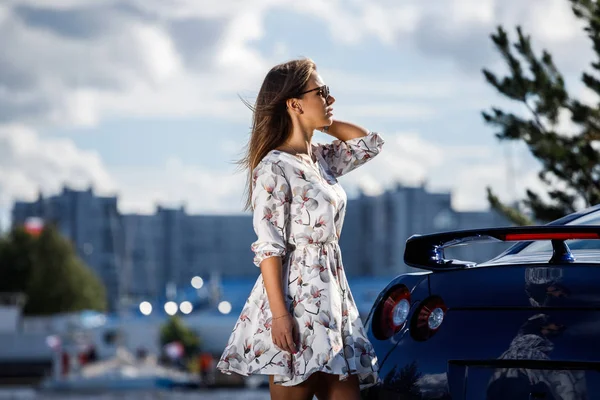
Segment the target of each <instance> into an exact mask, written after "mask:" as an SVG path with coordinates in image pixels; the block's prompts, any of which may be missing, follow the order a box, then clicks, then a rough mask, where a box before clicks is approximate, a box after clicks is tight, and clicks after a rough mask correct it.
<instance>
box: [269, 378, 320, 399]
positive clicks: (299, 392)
mask: <svg viewBox="0 0 600 400" xmlns="http://www.w3.org/2000/svg"><path fill="white" fill-rule="evenodd" d="M318 375H319V374H318V373H316V374H312V375H311V376H310V377H309V378H308V379H307V380H305V381H304V382H302V383H299V384H298V385H295V386H282V385H275V384H274V383H273V375H271V376H269V392H270V393H271V400H312V399H313V396H314V394H315V392H316V391H317V387H318V383H319V376H318Z"/></svg>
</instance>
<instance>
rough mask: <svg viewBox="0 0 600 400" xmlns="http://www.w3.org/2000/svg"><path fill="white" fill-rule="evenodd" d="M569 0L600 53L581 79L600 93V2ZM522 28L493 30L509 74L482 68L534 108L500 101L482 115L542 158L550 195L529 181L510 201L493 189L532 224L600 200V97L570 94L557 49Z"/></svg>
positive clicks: (511, 211)
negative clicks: (565, 122) (565, 125)
mask: <svg viewBox="0 0 600 400" xmlns="http://www.w3.org/2000/svg"><path fill="white" fill-rule="evenodd" d="M568 1H570V3H571V8H572V10H573V12H574V14H575V16H576V17H577V18H579V19H581V20H582V21H583V22H584V25H585V28H584V31H585V32H586V33H587V36H588V38H589V39H590V40H591V42H592V44H593V50H594V52H595V57H596V61H595V62H593V63H592V64H591V68H592V73H587V72H584V73H583V74H582V82H583V83H584V85H585V86H586V87H587V88H588V89H590V90H591V91H592V92H594V93H596V94H598V95H600V80H599V79H598V78H597V77H596V76H595V75H594V74H596V75H597V74H598V72H599V71H600V5H599V4H598V2H597V1H595V0H568ZM516 33H517V39H516V41H515V42H514V43H511V42H510V40H509V38H508V35H507V33H506V31H505V30H504V28H503V27H502V26H500V27H498V29H497V31H496V33H494V34H492V35H491V38H492V41H493V42H494V44H495V46H496V48H497V50H498V51H499V52H500V54H501V55H502V57H503V59H504V61H505V62H506V65H507V66H508V69H509V74H508V75H507V76H505V77H503V78H498V77H497V76H496V75H494V74H493V73H492V72H490V71H489V70H486V69H484V70H483V74H484V76H485V79H486V80H487V82H488V83H490V84H491V85H492V86H494V87H495V88H496V89H497V90H498V92H500V93H501V94H502V95H504V96H506V97H507V98H509V99H511V100H514V101H516V102H518V103H520V104H521V105H523V106H524V109H525V110H527V113H526V115H517V114H515V113H510V112H505V111H503V110H501V109H499V108H495V107H493V108H491V110H490V111H487V112H485V111H484V112H483V113H482V115H483V118H484V120H485V122H486V123H488V124H489V125H491V126H493V127H495V128H498V131H497V133H496V137H497V138H498V139H500V140H501V141H502V140H519V141H523V142H525V144H526V145H527V146H528V148H529V150H530V152H531V154H532V155H533V156H534V157H535V158H536V159H537V160H539V161H540V163H541V166H542V170H541V171H540V173H539V178H540V179H541V181H542V182H543V183H544V184H545V186H546V188H547V193H546V195H545V196H544V195H543V194H540V193H536V192H534V191H533V190H530V189H527V191H526V198H525V199H522V200H521V201H519V202H518V203H517V205H516V207H511V206H507V205H505V204H503V203H502V202H500V200H499V199H498V197H497V195H496V194H495V193H494V192H493V191H492V190H491V189H490V188H489V187H488V189H487V191H488V200H489V202H490V204H491V206H492V207H493V208H495V209H497V210H499V211H501V212H502V213H504V214H505V215H506V216H507V217H508V218H510V219H511V220H512V221H513V222H514V223H516V224H518V225H528V224H532V223H534V221H536V222H548V221H551V220H554V219H557V218H560V217H562V216H564V215H567V214H569V213H572V212H575V211H577V210H580V209H583V208H586V207H589V206H592V205H595V204H598V203H600V151H599V150H598V149H595V148H594V144H593V142H594V141H598V140H600V104H596V105H595V106H593V107H592V106H588V105H586V104H584V103H583V102H581V101H580V100H578V99H576V98H574V97H573V96H571V95H570V94H569V93H568V91H567V88H566V86H565V81H564V78H563V76H562V75H561V73H560V72H559V71H558V69H557V68H556V65H555V64H554V61H553V60H552V56H551V55H550V54H549V53H548V52H547V51H545V50H544V51H542V54H541V55H539V56H538V55H536V54H535V52H534V50H533V48H532V45H531V38H530V37H529V36H527V35H525V34H524V33H523V31H522V29H521V27H517V29H516ZM561 115H568V116H569V117H570V119H571V121H572V122H573V126H574V128H573V130H571V131H563V130H561V129H560V128H559V117H560V116H561ZM526 214H527V215H526Z"/></svg>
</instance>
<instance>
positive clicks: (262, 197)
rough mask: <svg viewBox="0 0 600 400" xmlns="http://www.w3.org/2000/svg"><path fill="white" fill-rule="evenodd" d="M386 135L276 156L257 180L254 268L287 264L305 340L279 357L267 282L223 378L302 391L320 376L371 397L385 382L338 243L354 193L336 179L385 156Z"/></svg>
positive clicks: (226, 360) (235, 337)
mask: <svg viewBox="0 0 600 400" xmlns="http://www.w3.org/2000/svg"><path fill="white" fill-rule="evenodd" d="M383 143H384V141H383V139H382V138H381V136H380V135H379V134H377V133H369V134H368V135H367V136H365V137H361V138H356V139H351V140H348V141H346V142H343V141H340V140H335V141H334V142H332V143H330V144H326V145H313V146H312V149H313V156H314V157H315V160H313V162H311V160H310V159H309V157H308V156H302V155H292V154H289V153H285V152H281V151H278V150H272V151H271V152H269V153H268V154H267V155H266V156H265V157H264V158H263V160H262V161H261V162H260V163H259V165H258V166H257V167H256V169H255V170H254V172H253V195H252V205H253V209H254V217H253V223H254V230H255V232H256V234H257V237H258V239H257V240H256V242H254V243H253V244H252V250H253V251H254V253H255V257H254V264H255V265H256V266H260V263H261V261H262V260H264V259H265V258H268V257H272V256H281V257H282V261H283V263H282V265H283V276H284V277H285V278H284V279H285V282H284V289H285V295H286V301H287V305H288V307H289V311H290V313H291V314H292V315H293V316H294V318H295V320H296V323H297V324H298V327H299V332H300V335H299V336H300V344H299V345H300V346H299V351H298V352H297V353H296V354H290V353H288V352H286V351H283V350H281V349H279V348H278V347H276V346H275V345H274V344H273V340H272V338H271V318H272V315H271V310H270V309H269V302H268V298H267V293H266V290H265V287H264V284H263V280H262V275H261V276H259V278H258V280H257V281H256V284H255V285H254V288H253V289H252V291H251V293H250V296H249V297H248V300H247V301H246V304H245V305H244V308H243V310H242V312H241V315H240V317H239V319H238V321H237V322H236V324H235V327H234V328H233V332H232V334H231V336H230V338H229V342H228V344H227V347H226V348H225V350H224V352H223V355H222V356H221V359H220V361H219V363H218V365H217V368H218V369H219V370H220V371H222V372H224V373H227V374H229V373H231V372H235V373H238V374H241V375H250V374H265V375H274V381H275V383H278V384H282V385H284V386H293V385H297V384H299V383H301V382H303V381H305V380H306V379H308V377H309V376H310V375H311V374H313V373H314V372H317V371H323V372H327V373H331V374H336V375H340V380H341V379H346V378H347V377H348V375H349V374H357V375H358V377H359V381H360V384H361V388H362V389H364V388H366V387H368V386H371V385H373V384H376V383H377V382H378V381H379V377H378V374H377V370H378V365H377V357H376V356H375V352H374V350H373V346H372V345H371V343H370V342H369V340H368V339H367V337H366V334H365V330H364V327H363V324H362V321H361V320H360V317H359V314H358V310H357V308H356V305H355V303H354V299H353V297H352V294H351V292H350V288H349V287H348V281H347V280H346V275H345V273H344V268H343V265H342V255H341V254H340V247H339V245H338V239H339V237H340V233H341V230H342V224H343V221H344V215H345V213H346V201H347V198H346V193H345V192H344V190H343V189H342V187H341V186H340V184H339V183H338V181H337V179H336V178H337V177H339V176H341V175H343V174H345V173H347V172H350V171H352V170H353V169H355V168H356V167H358V166H360V165H362V164H364V163H365V162H367V161H368V160H370V159H371V158H373V157H374V156H375V155H377V154H378V153H379V152H380V150H381V147H382V146H383Z"/></svg>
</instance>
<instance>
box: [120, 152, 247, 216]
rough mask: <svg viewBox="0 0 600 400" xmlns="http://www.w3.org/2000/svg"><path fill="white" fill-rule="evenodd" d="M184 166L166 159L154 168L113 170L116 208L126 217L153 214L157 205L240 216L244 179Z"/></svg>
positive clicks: (239, 174) (176, 160)
mask: <svg viewBox="0 0 600 400" xmlns="http://www.w3.org/2000/svg"><path fill="white" fill-rule="evenodd" d="M233 169H234V168H231V169H229V170H223V169H219V170H215V169H211V168H207V167H205V166H200V165H194V164H186V163H184V162H182V161H181V160H180V159H178V158H176V157H170V158H168V159H167V160H166V161H165V162H164V163H163V164H162V165H160V166H157V167H156V168H150V169H148V168H135V167H127V168H125V167H122V168H113V169H111V171H112V172H113V174H114V176H115V177H116V180H117V182H118V186H119V188H120V189H119V208H120V210H121V211H122V212H126V213H132V212H135V213H143V214H148V213H153V212H154V211H155V209H156V206H157V205H162V206H166V207H180V206H185V208H186V210H187V211H188V212H190V213H198V212H202V213H231V212H236V211H237V212H242V208H243V199H242V196H243V189H242V188H243V187H244V184H245V179H246V177H245V175H244V174H242V173H234V171H233Z"/></svg>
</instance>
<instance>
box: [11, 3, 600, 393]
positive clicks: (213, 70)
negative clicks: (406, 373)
mask: <svg viewBox="0 0 600 400" xmlns="http://www.w3.org/2000/svg"><path fill="white" fill-rule="evenodd" d="M598 8H599V7H598V6H597V4H596V2H595V1H590V2H586V1H583V0H582V1H579V0H529V1H526V2H524V1H521V0H435V1H428V2H419V1H417V0H405V1H401V2H399V1H391V0H389V1H388V0H369V1H360V0H339V1H338V0H336V1H325V0H305V1H302V2H298V1H287V0H244V1H236V0H224V1H200V0H169V1H165V0H97V1H94V2H81V1H77V0H59V1H52V2H49V1H44V0H4V1H3V2H1V3H0V46H1V50H2V51H0V236H1V239H0V398H2V396H3V395H6V396H13V395H15V396H24V397H30V398H50V397H53V396H59V397H62V398H64V397H65V396H66V397H69V398H94V397H93V396H100V397H98V398H113V397H112V396H113V394H114V393H122V391H123V390H127V393H128V394H127V396H130V398H146V397H148V396H150V397H149V398H152V396H155V395H157V393H158V394H161V393H165V391H166V392H167V393H168V396H170V397H169V398H179V397H171V396H181V398H187V397H186V396H188V395H190V396H196V395H197V394H198V392H199V391H202V392H203V393H204V394H205V396H206V398H215V399H216V398H229V397H232V396H237V394H236V393H238V392H236V390H238V391H239V390H244V393H245V395H246V396H248V398H251V396H256V398H268V392H267V391H265V389H264V384H265V381H264V380H263V379H261V378H253V379H243V378H241V377H238V376H225V375H222V374H220V373H218V372H215V370H214V366H215V364H216V361H217V360H218V358H219V357H220V355H221V352H222V350H223V348H224V347H225V344H226V342H227V339H228V337H229V333H230V332H231V329H232V328H233V325H234V323H235V321H236V319H237V317H238V316H239V312H240V311H241V309H242V306H243V304H244V302H245V300H246V297H247V295H248V294H249V292H250V290H251V289H252V286H253V285H254V282H255V281H256V278H257V277H258V274H259V272H260V270H259V269H257V268H256V267H255V266H254V265H253V264H252V253H251V251H250V244H251V243H252V241H254V240H255V234H254V231H253V228H252V219H251V218H252V217H251V215H250V214H249V213H244V212H242V205H243V187H244V183H245V178H246V175H245V173H244V172H240V171H239V170H237V169H236V165H235V161H236V160H238V159H239V158H240V157H241V156H242V154H243V153H242V152H243V148H244V145H245V144H246V142H247V140H248V138H249V129H250V124H251V112H250V110H248V109H247V108H246V107H245V106H244V104H243V102H242V101H241V99H240V97H241V98H242V99H246V100H248V101H250V102H252V101H253V100H254V98H255V96H256V94H257V92H258V89H259V87H260V85H261V83H262V79H263V78H264V76H265V74H266V73H267V72H268V70H269V69H270V68H271V67H272V66H274V65H275V64H278V63H281V62H285V61H287V60H289V59H293V58H298V57H309V58H312V59H313V60H314V61H315V62H316V63H317V66H318V71H319V73H320V74H321V76H322V78H323V79H324V81H325V83H326V84H328V85H329V87H330V89H331V92H332V94H333V95H334V96H335V97H336V103H335V106H334V107H335V111H334V112H335V116H334V118H336V119H340V120H347V121H352V122H355V123H358V124H360V125H362V126H365V127H366V128H368V129H370V130H372V131H376V132H379V133H381V134H382V136H383V137H384V139H385V140H386V144H385V146H384V150H383V152H382V153H381V154H380V155H379V156H378V157H377V158H376V160H374V161H373V162H371V163H368V164H367V165H365V166H364V167H362V168H360V169H358V170H356V171H354V172H352V173H351V174H349V175H348V176H345V177H343V178H341V179H340V181H341V183H342V185H343V187H344V188H345V189H346V191H347V192H348V196H349V204H348V213H347V215H346V220H345V224H344V230H343V233H342V237H341V248H342V254H343V257H344V267H345V269H346V273H347V275H348V276H349V280H350V287H351V289H352V291H353V294H354V297H355V299H356V301H357V304H358V307H359V311H360V312H361V314H362V315H363V316H366V314H367V313H368V312H369V310H370V307H371V305H372V304H373V301H374V300H375V298H376V296H377V295H378V294H379V291H380V290H381V289H383V288H384V287H385V285H386V284H387V282H388V281H389V280H390V279H391V278H393V277H394V276H397V275H398V274H402V273H406V272H412V271H414V270H412V269H411V268H409V267H407V266H406V265H405V264H404V263H403V252H404V243H405V241H406V239H408V238H409V237H410V236H411V235H413V234H422V233H432V232H440V231H448V230H455V229H472V228H480V227H498V226H507V225H513V224H520V225H523V224H531V223H544V222H548V221H550V220H552V219H555V218H558V217H560V216H563V215H565V214H567V213H569V212H572V211H576V210H579V209H581V208H584V207H587V206H590V205H593V204H597V203H598V202H599V199H600V189H599V188H598V184H597V182H598V181H600V165H599V161H598V152H599V150H600V145H599V143H600V141H599V139H600V135H599V134H598V132H599V129H598V123H597V121H598V116H599V115H600V112H599V111H598V107H597V95H598V90H599V89H598V88H600V83H599V82H598V81H597V80H595V78H594V74H593V73H594V68H593V67H592V66H591V63H592V62H594V61H597V60H598V58H597V56H598V54H597V49H596V50H594V48H593V46H592V45H593V44H594V43H595V42H594V40H598V42H597V43H600V40H599V39H598V38H599V37H600V35H598V34H597V32H596V31H595V30H592V31H588V32H587V33H586V31H584V28H585V27H589V26H590V24H591V22H590V21H596V18H597V17H596V15H600V11H599V9H598ZM574 11H575V12H574ZM518 26H520V27H521V29H522V31H519V30H517V29H516V28H517V27H518ZM588 35H589V36H590V37H588ZM590 38H591V39H592V40H590ZM515 45H516V46H515ZM598 48H600V45H599V47H598ZM544 51H547V53H544ZM586 72H587V73H588V74H591V75H586V74H585V73H586ZM586 76H587V77H586ZM582 78H583V79H582ZM314 140H315V141H316V142H327V141H330V140H331V138H330V137H328V136H326V135H325V134H322V133H316V135H315V138H314ZM505 248H506V246H504V245H502V244H489V245H477V246H473V247H461V248H457V249H451V250H450V251H449V252H448V254H447V255H448V256H449V257H455V258H460V259H464V260H472V261H477V262H480V261H484V260H488V259H490V258H493V257H494V256H495V255H497V254H499V253H500V252H501V251H502V250H503V249H505ZM173 391H176V393H177V394H174V393H175V392H173ZM57 393H58V394H57ZM115 396H116V394H115Z"/></svg>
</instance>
